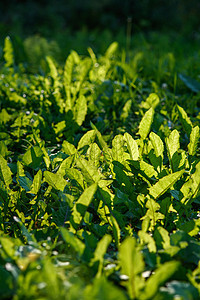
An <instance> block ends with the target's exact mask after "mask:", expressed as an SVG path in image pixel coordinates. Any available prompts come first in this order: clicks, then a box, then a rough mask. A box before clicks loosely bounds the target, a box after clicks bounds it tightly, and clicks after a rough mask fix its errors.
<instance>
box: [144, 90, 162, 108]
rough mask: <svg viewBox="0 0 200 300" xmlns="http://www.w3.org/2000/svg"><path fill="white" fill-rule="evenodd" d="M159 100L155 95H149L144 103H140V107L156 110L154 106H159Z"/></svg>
mask: <svg viewBox="0 0 200 300" xmlns="http://www.w3.org/2000/svg"><path fill="white" fill-rule="evenodd" d="M159 102H160V100H159V97H158V95H157V94H155V93H151V94H150V95H149V97H148V98H147V99H146V101H144V102H142V107H143V108H146V109H149V108H151V107H153V109H155V108H156V106H157V105H158V104H159Z"/></svg>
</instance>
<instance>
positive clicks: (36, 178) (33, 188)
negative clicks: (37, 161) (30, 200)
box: [30, 169, 42, 195]
mask: <svg viewBox="0 0 200 300" xmlns="http://www.w3.org/2000/svg"><path fill="white" fill-rule="evenodd" d="M41 183H42V171H41V169H40V170H39V171H38V172H37V174H36V175H35V176H34V178H33V184H32V186H31V191H30V192H31V193H33V194H35V195H37V193H38V192H39V189H40V186H41Z"/></svg>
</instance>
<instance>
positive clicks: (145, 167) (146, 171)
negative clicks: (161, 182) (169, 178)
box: [130, 160, 158, 179]
mask: <svg viewBox="0 0 200 300" xmlns="http://www.w3.org/2000/svg"><path fill="white" fill-rule="evenodd" d="M130 164H131V165H133V166H134V168H136V169H137V171H138V172H139V173H140V174H141V175H142V176H144V177H145V178H147V179H151V178H153V177H155V178H157V177H158V173H157V172H156V170H155V169H154V167H153V166H152V165H150V164H148V163H146V162H145V161H143V160H141V161H133V160H132V161H130Z"/></svg>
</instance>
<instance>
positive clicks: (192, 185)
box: [180, 162, 200, 204]
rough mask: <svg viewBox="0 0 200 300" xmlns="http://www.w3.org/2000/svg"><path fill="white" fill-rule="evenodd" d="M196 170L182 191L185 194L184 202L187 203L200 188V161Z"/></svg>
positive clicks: (182, 200)
mask: <svg viewBox="0 0 200 300" xmlns="http://www.w3.org/2000/svg"><path fill="white" fill-rule="evenodd" d="M195 168H196V170H195V172H194V173H193V174H192V175H191V176H190V178H189V180H187V181H186V182H185V183H184V184H183V186H182V187H181V189H180V191H181V193H182V194H183V198H182V199H181V202H182V203H185V204H186V203H187V202H188V201H189V200H190V199H191V198H195V197H196V196H197V194H198V191H199V188H200V162H199V163H198V164H197V165H196V167H195Z"/></svg>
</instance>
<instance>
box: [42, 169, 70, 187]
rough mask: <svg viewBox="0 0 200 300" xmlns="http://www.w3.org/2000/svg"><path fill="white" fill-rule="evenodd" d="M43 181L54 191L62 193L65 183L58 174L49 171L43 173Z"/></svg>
mask: <svg viewBox="0 0 200 300" xmlns="http://www.w3.org/2000/svg"><path fill="white" fill-rule="evenodd" d="M44 179H45V181H46V182H47V183H48V184H49V185H50V186H52V187H53V188H54V189H56V190H59V191H62V192H63V191H64V189H65V186H66V185H67V181H66V180H65V179H64V178H63V176H62V175H60V174H54V173H51V172H49V171H44Z"/></svg>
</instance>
